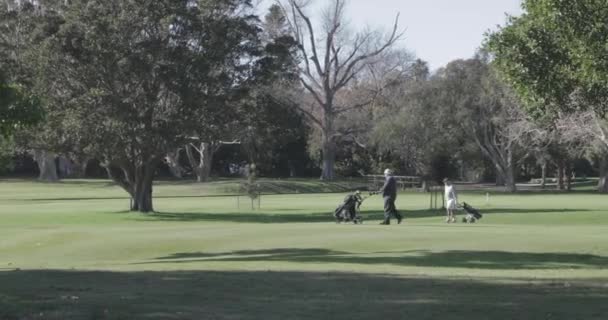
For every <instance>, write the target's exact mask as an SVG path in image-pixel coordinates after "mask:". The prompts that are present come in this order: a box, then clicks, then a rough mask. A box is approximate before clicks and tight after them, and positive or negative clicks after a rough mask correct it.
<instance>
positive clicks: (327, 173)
mask: <svg viewBox="0 0 608 320" xmlns="http://www.w3.org/2000/svg"><path fill="white" fill-rule="evenodd" d="M331 131H332V130H329V131H327V130H325V132H324V134H323V155H322V156H323V167H322V168H321V169H322V172H321V180H324V181H331V180H334V179H335V177H336V175H335V171H334V167H335V163H336V145H335V143H334V142H333V141H332V138H331V136H332V135H333V132H331Z"/></svg>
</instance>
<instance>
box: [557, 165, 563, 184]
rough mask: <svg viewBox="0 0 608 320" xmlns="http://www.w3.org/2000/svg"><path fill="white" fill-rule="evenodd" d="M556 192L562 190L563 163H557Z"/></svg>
mask: <svg viewBox="0 0 608 320" xmlns="http://www.w3.org/2000/svg"><path fill="white" fill-rule="evenodd" d="M557 190H564V161H563V160H559V161H557Z"/></svg>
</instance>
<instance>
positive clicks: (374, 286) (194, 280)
mask: <svg viewBox="0 0 608 320" xmlns="http://www.w3.org/2000/svg"><path fill="white" fill-rule="evenodd" d="M496 280H499V279H496ZM604 282H605V280H597V279H596V280H589V281H569V280H562V281H534V280H526V279H522V280H510V281H494V280H487V279H486V280H485V281H476V280H468V279H441V278H432V279H431V278H416V277H399V276H388V275H374V274H352V273H328V272H323V273H315V272H245V271H244V272H216V271H171V272H170V271H166V272H147V271H146V272H144V271H142V272H92V271H47V270H40V271H38V270H31V271H14V272H0V283H2V286H0V319H47V320H59V319H61V320H63V319H72V320H80V319H83V320H84V319H87V320H88V319H135V320H138V319H153V320H155V319H158V320H160V319H242V320H249V319H268V320H279V319H280V320H283V319H294V320H295V319H336V320H342V319H345V320H346V319H348V320H353V319H354V320H359V319H443V320H464V319H466V320H474V319H564V320H566V319H568V320H570V319H605V318H606V316H607V315H608V305H607V304H606V303H605V301H606V299H608V292H607V290H606V288H605V287H604Z"/></svg>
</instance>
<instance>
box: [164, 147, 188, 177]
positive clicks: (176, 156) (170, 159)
mask: <svg viewBox="0 0 608 320" xmlns="http://www.w3.org/2000/svg"><path fill="white" fill-rule="evenodd" d="M181 151H182V149H181V148H178V149H177V150H175V151H172V152H169V153H167V155H166V156H165V162H166V163H167V166H169V171H171V174H172V175H173V177H175V178H178V179H181V178H183V176H184V168H182V166H181V165H180V163H179V160H180V155H181Z"/></svg>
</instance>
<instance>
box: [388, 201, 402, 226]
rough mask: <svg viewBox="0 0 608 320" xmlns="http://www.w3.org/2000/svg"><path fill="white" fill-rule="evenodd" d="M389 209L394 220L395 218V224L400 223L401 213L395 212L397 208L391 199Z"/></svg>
mask: <svg viewBox="0 0 608 320" xmlns="http://www.w3.org/2000/svg"><path fill="white" fill-rule="evenodd" d="M391 207H392V212H393V214H394V215H395V218H397V224H399V223H401V220H403V216H401V213H399V211H397V207H396V206H395V199H391Z"/></svg>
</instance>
